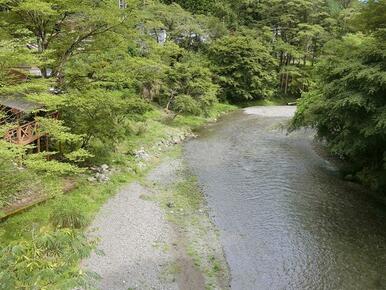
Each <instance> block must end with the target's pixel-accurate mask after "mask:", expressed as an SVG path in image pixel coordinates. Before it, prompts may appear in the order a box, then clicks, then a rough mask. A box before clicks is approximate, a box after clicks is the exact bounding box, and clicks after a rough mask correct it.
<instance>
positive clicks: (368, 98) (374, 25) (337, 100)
mask: <svg viewBox="0 0 386 290" xmlns="http://www.w3.org/2000/svg"><path fill="white" fill-rule="evenodd" d="M385 11H386V2H385V1H379V2H378V1H369V4H368V5H366V6H364V8H363V10H362V14H360V15H359V16H358V17H357V18H355V19H353V21H356V22H357V23H361V24H362V25H361V26H359V28H361V27H362V28H363V32H368V33H367V34H363V32H358V33H355V34H348V35H346V36H344V37H343V38H340V39H335V40H332V41H330V42H328V43H327V44H326V46H325V48H324V51H323V52H324V56H323V57H322V59H321V60H320V62H319V63H318V65H317V68H316V71H315V85H314V86H313V87H312V89H311V91H310V92H309V93H307V94H305V96H304V98H303V99H302V101H301V103H300V106H299V109H298V112H297V115H296V117H295V119H294V126H295V127H299V126H304V125H309V126H312V127H314V128H316V129H317V132H318V135H319V137H320V138H322V139H324V140H326V141H327V143H328V145H329V147H330V148H331V150H332V152H333V153H334V154H336V155H338V156H340V157H341V158H343V159H346V160H348V161H350V162H351V163H352V164H353V168H352V170H353V173H354V174H357V178H359V179H360V180H361V181H363V182H365V183H367V184H369V185H371V186H372V187H373V188H375V189H378V190H385V188H386V146H385V144H386V98H385V97H386V45H385V44H386V41H385V37H384V36H385V34H384V27H385V24H386V17H382V16H379V17H377V16H376V15H378V14H379V15H383V16H385ZM369 15H374V18H372V17H369Z"/></svg>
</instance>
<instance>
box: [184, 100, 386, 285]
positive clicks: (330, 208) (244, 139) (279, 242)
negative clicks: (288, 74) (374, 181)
mask: <svg viewBox="0 0 386 290" xmlns="http://www.w3.org/2000/svg"><path fill="white" fill-rule="evenodd" d="M294 110H295V108H294V107H256V108H249V109H247V110H244V111H238V112H235V113H233V114H230V115H228V116H226V117H224V118H223V119H222V120H221V121H220V122H218V123H216V124H212V125H209V126H207V127H206V128H204V129H203V130H201V132H199V138H197V139H194V140H191V141H190V142H188V143H187V144H186V145H185V157H186V159H187V161H188V164H189V166H190V167H191V169H192V170H193V172H194V173H195V174H196V175H197V176H198V181H199V183H200V186H201V187H202V189H203V192H204V193H205V195H206V197H207V202H208V207H209V209H210V212H211V215H212V216H213V221H214V223H215V224H216V225H217V227H218V228H219V231H220V238H221V242H222V244H223V248H224V252H225V255H226V258H227V261H228V264H229V268H230V272H231V276H232V280H231V287H232V289H237V290H238V289H242V290H247V289H350V290H352V289H361V290H367V289H369V290H370V289H386V214H385V213H386V209H385V207H384V206H383V205H382V204H380V203H378V202H377V201H376V200H374V199H373V198H371V197H370V195H368V194H367V192H366V191H365V190H364V189H362V188H360V187H359V186H357V185H355V184H352V183H350V182H346V181H343V180H341V179H340V178H339V175H338V174H337V169H336V168H335V167H334V165H332V164H330V163H329V162H328V161H326V160H325V159H323V158H322V157H321V156H319V155H318V154H317V152H316V150H315V149H314V146H313V132H312V131H306V130H304V131H299V132H295V133H293V134H290V135H288V134H287V132H286V130H285V129H284V128H285V126H286V124H287V123H288V120H289V119H290V117H291V116H292V115H293V114H294Z"/></svg>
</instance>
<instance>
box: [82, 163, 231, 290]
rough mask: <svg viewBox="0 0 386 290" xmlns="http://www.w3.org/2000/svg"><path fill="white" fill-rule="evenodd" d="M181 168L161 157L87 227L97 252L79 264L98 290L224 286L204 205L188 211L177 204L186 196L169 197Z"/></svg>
mask: <svg viewBox="0 0 386 290" xmlns="http://www.w3.org/2000/svg"><path fill="white" fill-rule="evenodd" d="M184 170H185V168H184V165H183V162H182V159H181V158H180V157H166V158H165V159H164V160H163V162H161V163H160V164H159V165H158V166H157V167H156V168H155V169H153V170H152V171H150V172H149V174H148V175H147V176H146V177H145V179H144V180H143V182H141V183H140V182H135V183H132V184H130V185H127V186H125V187H124V188H122V189H121V190H120V191H119V192H118V194H117V195H116V196H115V197H113V198H112V199H110V200H109V202H107V203H106V204H105V205H104V206H103V208H102V209H101V211H100V212H99V214H98V216H97V217H96V219H95V220H94V222H93V223H92V225H91V227H90V229H91V234H90V235H91V236H92V237H97V238H99V239H100V243H99V246H98V251H97V252H95V253H93V254H92V256H91V257H90V258H89V259H87V260H85V261H83V263H82V265H83V267H84V268H85V269H87V270H89V271H91V272H94V273H96V274H98V275H99V276H100V278H101V279H100V280H99V281H98V284H97V288H98V289H106V290H107V289H108V290H121V289H122V290H123V289H125V290H127V289H184V290H186V289H205V288H208V289H224V288H227V287H228V285H229V283H228V282H227V281H228V279H229V278H228V276H227V266H226V262H225V259H224V256H223V252H222V247H221V245H220V243H219V241H218V238H217V232H216V230H215V229H214V226H213V224H212V223H211V222H210V220H209V216H208V214H207V211H206V209H205V208H204V207H205V205H204V203H201V201H200V204H199V208H194V210H192V209H191V205H189V204H186V206H185V207H184V206H180V205H179V201H180V200H181V198H183V196H186V197H188V198H190V197H189V194H190V193H189V192H186V191H184V192H182V197H181V192H179V193H178V195H176V194H174V193H175V191H176V190H177V189H176V188H177V186H178V185H180V184H182V183H183V182H184V179H185V178H186V175H184V174H183V172H184ZM193 202H195V201H193ZM175 207H179V208H175ZM177 220H178V222H176V221H177ZM202 231H204V233H203V232H202ZM99 252H102V254H100V253H99Z"/></svg>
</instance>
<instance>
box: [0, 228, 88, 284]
mask: <svg viewBox="0 0 386 290" xmlns="http://www.w3.org/2000/svg"><path fill="white" fill-rule="evenodd" d="M94 247H95V243H94V242H88V241H87V238H86V237H85V236H84V235H83V234H80V233H78V232H77V231H74V230H70V229H58V230H55V231H52V230H50V229H48V228H42V229H41V230H40V231H39V232H37V233H35V232H33V233H32V239H31V240H21V241H15V242H12V243H11V244H9V245H8V246H6V247H5V248H3V249H2V250H1V251H0V290H3V289H4V290H8V289H74V288H75V287H78V286H81V287H83V288H84V289H88V288H90V287H91V286H92V285H93V282H94V281H93V279H91V277H92V275H90V274H89V273H85V272H82V271H80V270H79V268H78V261H79V260H80V259H84V258H86V257H88V256H89V254H90V253H91V251H92V250H93V249H94Z"/></svg>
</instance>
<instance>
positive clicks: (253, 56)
mask: <svg viewBox="0 0 386 290" xmlns="http://www.w3.org/2000/svg"><path fill="white" fill-rule="evenodd" d="M209 55H210V59H211V60H212V61H213V63H214V64H215V71H216V74H217V80H218V84H219V85H220V87H221V92H222V95H221V96H222V97H223V98H225V99H227V100H230V101H234V102H239V101H244V100H252V99H261V98H267V97H270V96H272V95H274V93H275V87H276V81H277V76H276V70H275V69H276V61H275V59H274V58H273V57H272V56H271V51H269V49H268V48H267V47H266V46H265V45H264V44H263V43H262V42H260V41H258V40H256V39H253V38H251V37H246V36H226V37H224V38H222V39H219V40H217V41H215V42H214V43H213V44H212V45H211V46H210V48H209Z"/></svg>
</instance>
